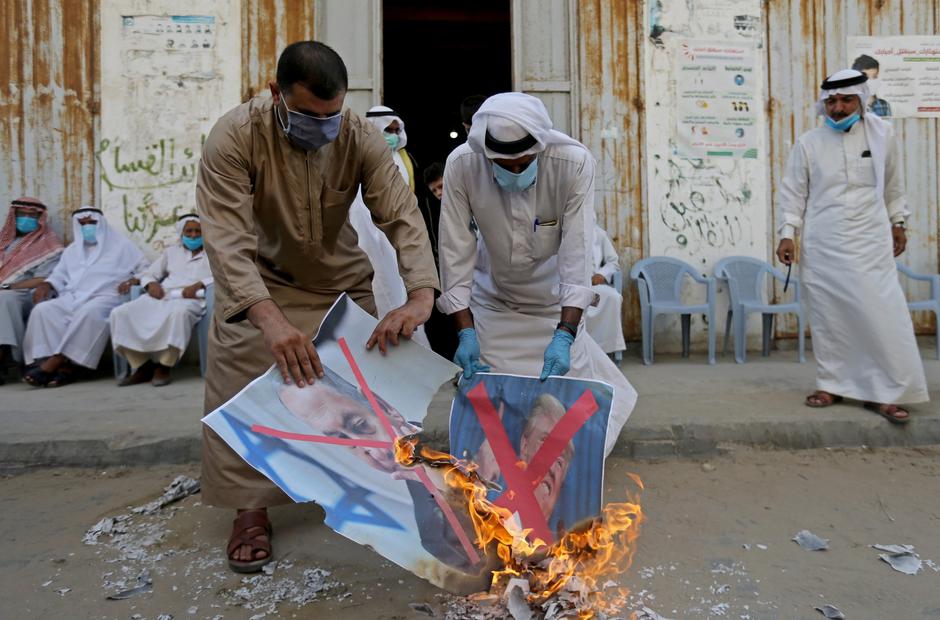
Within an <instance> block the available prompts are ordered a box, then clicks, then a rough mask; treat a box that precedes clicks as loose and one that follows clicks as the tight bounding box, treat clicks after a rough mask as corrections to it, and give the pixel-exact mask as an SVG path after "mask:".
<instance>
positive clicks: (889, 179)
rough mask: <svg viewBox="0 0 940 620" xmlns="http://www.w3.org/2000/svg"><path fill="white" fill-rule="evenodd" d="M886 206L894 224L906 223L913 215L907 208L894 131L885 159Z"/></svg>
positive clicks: (889, 140) (889, 139) (890, 136)
mask: <svg viewBox="0 0 940 620" xmlns="http://www.w3.org/2000/svg"><path fill="white" fill-rule="evenodd" d="M884 199H885V206H887V208H888V218H889V219H890V220H891V223H892V224H897V223H899V222H904V221H906V220H907V218H908V217H909V216H910V215H911V212H910V210H909V209H908V208H907V196H906V195H905V191H904V175H903V174H902V173H901V160H900V155H899V153H898V141H897V138H895V136H894V131H893V130H892V131H891V132H890V134H889V135H888V152H887V157H885V196H884Z"/></svg>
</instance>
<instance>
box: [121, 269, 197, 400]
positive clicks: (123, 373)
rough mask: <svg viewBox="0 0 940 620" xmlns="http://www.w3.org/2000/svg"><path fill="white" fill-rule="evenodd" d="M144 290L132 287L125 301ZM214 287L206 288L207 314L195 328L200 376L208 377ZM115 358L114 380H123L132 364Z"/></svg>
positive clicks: (132, 298)
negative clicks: (207, 358)
mask: <svg viewBox="0 0 940 620" xmlns="http://www.w3.org/2000/svg"><path fill="white" fill-rule="evenodd" d="M141 293H143V288H142V287H140V286H132V287H131V292H130V293H128V294H127V295H125V296H124V301H125V302H128V301H132V300H134V299H137V298H138V297H140V295H141ZM213 293H214V287H213V285H212V284H210V285H209V286H207V287H206V313H205V314H203V315H202V318H201V319H199V322H197V323H196V325H195V326H194V331H195V335H196V339H197V341H198V343H199V374H201V375H202V376H203V377H205V376H206V352H207V351H208V350H209V324H210V322H211V321H212V310H213V308H214V306H215V297H214V294H213ZM113 356H114V358H113V359H114V378H115V379H117V380H119V381H120V380H121V379H123V378H124V377H126V376H128V375H129V374H130V372H131V368H130V364H128V363H127V360H126V359H124V356H123V355H120V354H118V353H116V352H115V353H113Z"/></svg>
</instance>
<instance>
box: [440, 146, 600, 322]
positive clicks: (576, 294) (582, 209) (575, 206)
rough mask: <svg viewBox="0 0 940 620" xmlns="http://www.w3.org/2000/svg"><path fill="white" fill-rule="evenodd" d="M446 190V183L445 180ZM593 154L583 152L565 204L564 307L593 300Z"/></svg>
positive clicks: (562, 249)
mask: <svg viewBox="0 0 940 620" xmlns="http://www.w3.org/2000/svg"><path fill="white" fill-rule="evenodd" d="M444 188H445V190H446V188H447V183H446V182H445V183H444ZM594 217H595V216H594V157H593V156H592V155H591V154H590V153H589V152H588V151H585V153H584V161H583V162H582V164H581V169H580V170H579V171H578V174H577V175H576V177H575V179H574V183H573V184H572V186H571V189H570V191H569V193H568V201H567V203H566V204H565V214H564V220H563V222H562V229H561V245H560V246H559V248H558V275H559V278H560V280H561V287H560V291H559V292H560V299H559V302H560V303H561V305H562V307H564V306H571V307H574V308H581V309H582V310H583V309H584V308H587V307H588V306H589V305H591V302H593V301H594V291H593V290H592V289H591V275H592V272H593V267H594V264H593V263H594Z"/></svg>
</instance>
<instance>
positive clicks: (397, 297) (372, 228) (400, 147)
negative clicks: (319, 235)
mask: <svg viewBox="0 0 940 620" xmlns="http://www.w3.org/2000/svg"><path fill="white" fill-rule="evenodd" d="M366 120H368V121H369V122H370V123H371V124H372V125H373V126H375V128H376V129H378V130H379V131H381V132H382V137H384V138H385V142H386V143H387V144H388V148H390V149H391V150H392V160H393V161H394V162H395V165H396V166H398V171H399V172H401V176H402V178H403V179H404V180H405V183H407V184H408V187H409V189H411V191H412V193H414V191H415V179H414V163H413V162H412V160H411V156H410V155H409V154H408V151H406V150H405V145H406V144H408V134H406V133H405V121H403V120H402V119H401V117H399V116H398V114H396V113H395V111H394V110H392V109H391V108H389V107H386V106H384V105H377V106H373V107H371V108H369V111H368V112H367V113H366ZM349 223H350V224H352V227H353V228H354V229H355V230H356V235H358V236H359V247H360V248H361V249H362V251H363V252H365V253H366V256H368V257H369V262H370V263H372V271H373V272H374V273H373V275H372V295H373V297H375V309H376V311H377V313H378V318H380V319H381V318H383V317H384V316H385V315H386V314H388V313H389V312H391V311H392V310H394V309H395V308H399V307H401V306H402V305H403V304H404V303H405V301H407V297H408V296H407V294H406V293H405V282H404V280H402V278H401V274H399V273H398V255H397V254H396V253H395V248H393V247H392V244H391V242H389V240H388V237H386V236H385V233H383V232H382V231H381V230H379V228H378V226H376V225H375V223H374V222H373V221H372V214H371V213H370V212H369V209H368V208H367V207H366V205H365V202H363V200H362V192H361V190H360V192H359V194H358V195H357V196H356V200H355V201H354V202H353V204H352V206H351V207H350V209H349ZM411 338H412V340H415V341H417V342H419V343H421V344H423V345H424V346H426V347H430V345H429V344H428V339H427V336H425V334H424V326H423V325H420V326H418V328H417V329H416V330H415V333H414V334H413V335H412V337H411Z"/></svg>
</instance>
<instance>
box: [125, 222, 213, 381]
mask: <svg viewBox="0 0 940 620" xmlns="http://www.w3.org/2000/svg"><path fill="white" fill-rule="evenodd" d="M176 228H177V231H178V232H179V233H180V240H179V242H178V243H176V244H174V245H171V246H169V247H168V248H166V250H164V251H163V254H161V255H160V258H158V259H157V260H156V261H155V262H154V263H153V264H152V265H151V266H150V269H148V270H147V271H146V272H145V273H144V274H143V275H142V276H141V279H140V280H141V281H140V284H141V286H143V288H144V290H145V291H146V292H147V294H146V295H141V296H140V297H138V298H137V299H135V300H133V301H131V302H129V303H126V304H123V305H121V306H118V307H117V308H115V309H114V311H113V312H111V317H110V321H111V342H112V345H113V346H114V350H115V352H117V353H119V354H121V355H123V356H124V357H125V358H127V361H128V362H130V365H131V367H132V368H133V369H134V372H133V374H131V375H130V376H129V377H127V378H125V379H124V380H122V381H121V383H120V385H121V386H122V387H123V386H126V385H135V384H138V383H144V382H146V381H150V382H151V383H152V384H153V385H154V386H155V387H160V386H163V385H167V384H169V383H170V369H171V368H172V367H173V366H174V365H175V364H176V362H177V361H179V358H180V356H181V355H182V354H183V351H185V350H186V345H187V344H189V338H190V335H191V334H192V330H193V325H195V324H196V322H197V321H199V319H200V318H201V317H202V315H203V314H204V313H205V311H206V303H205V289H206V287H207V286H209V285H210V284H212V272H211V271H210V270H209V260H208V259H207V258H206V253H205V252H204V251H203V249H202V226H201V224H200V223H199V216H198V215H195V214H189V215H184V216H182V217H180V218H179V220H178V221H177V224H176Z"/></svg>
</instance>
